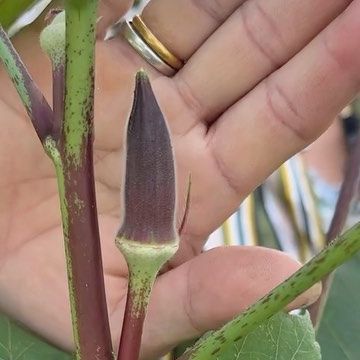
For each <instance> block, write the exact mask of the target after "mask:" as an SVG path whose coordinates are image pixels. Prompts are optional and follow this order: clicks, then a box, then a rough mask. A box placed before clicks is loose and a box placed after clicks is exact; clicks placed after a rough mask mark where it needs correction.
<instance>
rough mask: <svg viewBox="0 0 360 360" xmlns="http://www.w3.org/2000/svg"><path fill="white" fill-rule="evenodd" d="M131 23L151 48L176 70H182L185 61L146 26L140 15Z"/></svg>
mask: <svg viewBox="0 0 360 360" xmlns="http://www.w3.org/2000/svg"><path fill="white" fill-rule="evenodd" d="M131 25H132V27H133V28H134V30H135V31H136V32H137V33H138V34H139V35H140V36H141V37H142V38H143V40H144V41H145V42H146V43H147V44H148V46H150V48H151V49H152V50H153V51H154V52H155V53H156V54H157V55H158V56H159V57H160V58H161V59H162V60H163V61H164V62H166V63H167V64H168V65H169V66H171V67H172V68H174V69H175V70H180V69H181V68H182V67H183V62H182V61H181V60H180V59H178V58H177V57H176V56H175V55H174V54H172V53H171V52H170V51H169V50H168V49H167V48H166V47H165V46H164V45H163V44H162V43H161V42H160V40H158V38H157V37H156V36H155V35H154V34H153V33H152V32H151V30H150V29H149V28H148V27H147V26H146V24H145V23H144V21H143V20H142V19H141V17H140V16H135V17H134V18H133V19H132V20H131Z"/></svg>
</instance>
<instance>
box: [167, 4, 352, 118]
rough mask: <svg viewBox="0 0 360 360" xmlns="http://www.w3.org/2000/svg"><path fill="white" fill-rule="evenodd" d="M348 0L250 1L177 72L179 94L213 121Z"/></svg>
mask: <svg viewBox="0 0 360 360" xmlns="http://www.w3.org/2000/svg"><path fill="white" fill-rule="evenodd" d="M349 2H350V0H346V1H344V0H328V1H326V2H324V1H323V0H306V1H298V0H289V1H283V0H272V1H268V0H250V1H247V2H246V3H245V4H244V5H243V6H242V7H240V8H239V9H238V10H237V11H236V12H235V13H234V14H233V15H232V16H231V17H230V18H229V19H228V20H227V21H226V22H225V23H224V25H223V26H222V27H221V28H220V29H218V31H216V32H215V33H214V34H213V35H212V36H211V37H210V38H209V39H208V40H207V41H206V42H205V44H204V45H203V46H202V47H201V48H200V49H199V50H198V52H196V54H194V56H193V57H192V58H191V59H190V60H189V62H188V63H187V64H186V66H185V67H184V68H183V69H182V70H181V71H180V72H179V73H178V74H177V76H175V78H174V80H175V82H176V84H177V87H178V89H179V93H180V94H182V95H183V98H184V99H185V101H187V102H188V104H189V106H190V107H192V108H193V110H194V111H195V112H196V114H197V115H198V116H200V118H202V119H207V120H210V121H211V120H214V119H215V118H216V117H217V116H218V115H219V114H220V113H221V112H223V111H224V110H225V109H226V108H228V107H229V106H230V105H232V104H233V103H234V102H235V101H236V100H238V99H239V98H241V97H242V96H243V95H244V94H245V93H247V92H248V91H250V90H251V89H252V88H253V87H254V86H255V85H256V84H257V83H259V81H261V80H262V79H263V78H264V77H266V76H267V75H269V74H270V73H271V72H272V71H274V70H276V69H277V68H278V67H279V66H281V65H282V64H284V63H285V62H286V61H288V60H289V59H290V58H291V57H292V56H293V55H295V54H296V53H297V52H298V51H299V50H300V49H301V48H303V47H304V46H305V45H306V44H307V43H308V42H309V41H310V40H311V39H312V38H313V37H314V36H315V35H316V34H317V33H318V32H319V31H321V30H322V29H323V28H324V27H326V25H327V24H329V23H330V21H331V20H333V19H334V18H335V17H336V16H338V15H339V14H340V13H341V12H342V11H343V10H344V9H345V8H346V6H347V4H348V3H349ZM194 104H195V105H194Z"/></svg>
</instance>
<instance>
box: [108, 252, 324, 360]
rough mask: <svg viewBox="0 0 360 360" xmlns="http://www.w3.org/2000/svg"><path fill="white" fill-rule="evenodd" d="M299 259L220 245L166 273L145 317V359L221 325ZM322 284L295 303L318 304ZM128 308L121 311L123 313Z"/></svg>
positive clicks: (282, 277) (289, 271)
mask: <svg viewBox="0 0 360 360" xmlns="http://www.w3.org/2000/svg"><path fill="white" fill-rule="evenodd" d="M298 268H299V264H298V263H297V262H296V261H294V260H292V259H291V258H289V257H288V256H287V255H285V254H284V253H281V252H278V251H274V250H270V249H265V248H256V247H231V248H217V249H215V250H212V251H209V252H206V253H204V254H202V255H200V256H198V257H196V258H194V259H193V260H191V261H189V262H187V263H185V264H183V265H182V266H180V267H178V268H176V269H174V270H172V271H170V272H168V273H166V274H164V275H162V276H161V277H160V278H159V279H158V281H157V283H156V285H155V287H154V289H153V293H152V297H151V304H150V306H149V311H148V315H147V318H146V321H145V326H144V334H143V346H142V359H151V358H155V357H156V356H158V355H159V354H163V353H165V352H167V351H168V350H170V349H171V348H173V347H174V346H175V345H177V344H179V343H181V342H183V341H186V340H190V339H192V338H195V337H198V336H200V335H202V334H203V333H204V332H206V331H208V330H210V329H215V328H218V327H220V326H221V325H222V324H224V323H225V322H226V321H229V320H230V319H232V318H233V317H234V315H236V314H237V313H239V312H241V311H243V310H244V309H245V308H247V307H248V306H249V305H250V304H252V303H253V302H254V301H256V300H257V299H259V298H261V297H262V296H263V295H264V294H266V293H267V292H268V291H270V290H271V289H272V288H274V287H275V286H276V285H278V284H279V283H280V282H282V281H283V280H285V278H287V277H288V276H289V275H291V274H292V273H293V272H295V271H296V270H297V269H298ZM319 293H320V287H319V286H316V287H314V288H312V289H311V290H309V291H308V292H306V293H305V294H303V295H301V296H300V297H299V298H298V299H297V300H296V301H295V302H294V303H292V305H291V308H296V307H298V306H304V305H305V304H308V303H312V302H313V301H315V300H316V298H317V297H318V296H319ZM121 312H122V310H119V312H118V313H117V314H116V315H115V316H116V317H117V318H118V319H117V320H116V322H117V323H120V319H119V317H121V316H122V314H121Z"/></svg>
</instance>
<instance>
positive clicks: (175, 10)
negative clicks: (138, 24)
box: [142, 0, 245, 60]
mask: <svg viewBox="0 0 360 360" xmlns="http://www.w3.org/2000/svg"><path fill="white" fill-rule="evenodd" d="M243 2H245V0H225V1H224V0H222V1H219V0H181V1H179V0H152V1H150V3H149V4H148V5H147V6H146V7H145V9H144V11H143V13H142V18H143V20H144V22H145V23H146V25H147V26H148V27H149V29H151V31H152V32H153V33H154V34H155V36H156V37H157V38H158V39H159V40H160V41H161V42H162V43H163V44H164V45H165V46H166V47H167V48H168V49H169V50H170V51H171V52H172V53H174V54H175V55H176V56H177V57H178V58H180V59H182V60H187V59H188V58H189V57H190V56H191V55H192V54H193V53H194V51H195V50H197V49H198V47H199V46H200V45H201V44H202V43H203V42H204V41H205V39H206V38H207V37H208V36H209V35H210V34H211V33H212V32H213V31H214V30H216V29H217V28H218V27H219V26H220V25H221V24H222V23H223V22H224V20H225V19H226V18H227V17H228V16H229V15H230V14H231V13H232V12H233V11H234V10H235V9H236V8H237V7H238V6H240V5H241V4H242V3H243Z"/></svg>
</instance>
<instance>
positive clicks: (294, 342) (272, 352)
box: [217, 313, 342, 360]
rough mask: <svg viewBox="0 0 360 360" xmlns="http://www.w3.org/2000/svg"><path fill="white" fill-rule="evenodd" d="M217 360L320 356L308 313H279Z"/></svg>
mask: <svg viewBox="0 0 360 360" xmlns="http://www.w3.org/2000/svg"><path fill="white" fill-rule="evenodd" d="M217 359H218V360H320V359H321V354H320V347H319V345H318V343H317V342H316V341H315V332H314V329H313V327H312V324H311V321H310V317H309V315H308V313H305V314H304V315H288V314H284V313H279V314H277V315H275V316H273V317H272V318H270V319H269V320H267V321H266V322H265V323H263V324H262V325H260V326H259V327H258V328H257V329H256V330H254V331H252V332H251V333H250V334H248V335H247V336H246V337H245V338H244V339H242V340H240V341H238V342H236V343H234V346H233V347H232V348H230V349H229V350H228V351H226V352H225V353H223V354H222V355H221V356H219V357H218V358H217ZM341 359H342V358H341ZM326 360H328V359H327V358H326ZM337 360H340V358H338V359H337Z"/></svg>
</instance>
